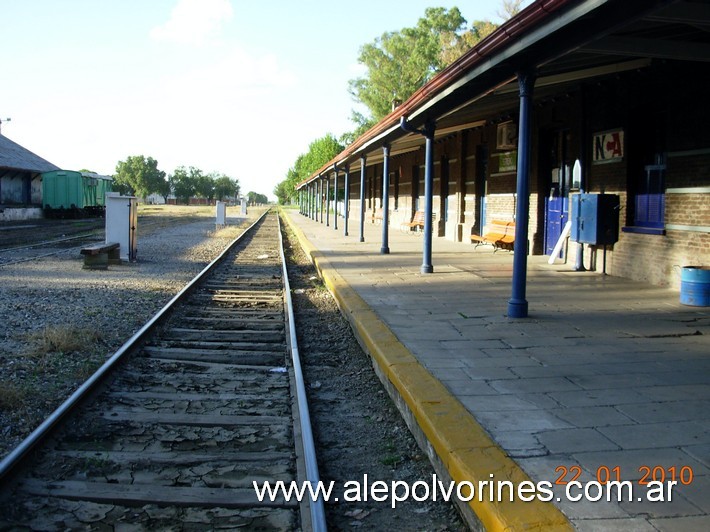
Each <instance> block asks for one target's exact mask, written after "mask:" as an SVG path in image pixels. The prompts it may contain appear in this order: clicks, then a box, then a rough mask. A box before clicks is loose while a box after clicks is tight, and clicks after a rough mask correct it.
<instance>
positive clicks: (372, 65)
mask: <svg viewBox="0 0 710 532" xmlns="http://www.w3.org/2000/svg"><path fill="white" fill-rule="evenodd" d="M465 24H466V19H464V18H463V16H462V15H461V12H460V11H459V10H458V8H456V7H452V8H451V9H449V10H447V9H445V8H443V7H430V8H427V9H426V11H425V12H424V17H423V18H420V19H419V21H418V22H417V25H416V27H414V28H403V29H402V30H400V31H395V32H387V33H384V34H382V36H381V37H379V38H377V39H375V41H374V42H373V43H370V44H366V45H364V46H362V47H361V48H360V56H359V57H358V61H359V62H360V63H361V64H363V65H364V66H365V67H366V68H367V72H366V74H365V76H364V77H361V78H356V79H354V80H351V81H350V93H351V94H352V96H353V97H354V98H355V100H356V101H358V102H361V103H363V104H365V106H367V108H368V109H369V110H370V112H371V113H372V117H373V118H374V119H375V120H376V121H379V120H381V119H382V118H383V117H385V116H386V115H387V114H389V113H390V112H391V110H392V107H393V104H395V103H399V102H403V101H404V100H406V99H407V98H409V97H410V96H411V95H412V94H413V93H414V92H415V91H416V90H417V89H419V88H420V87H421V86H423V85H424V84H425V83H426V82H427V81H429V80H430V79H431V78H432V76H434V74H436V73H437V72H438V71H439V70H441V69H442V68H443V67H444V64H443V63H442V61H441V46H442V39H441V35H442V34H449V35H458V34H459V33H460V32H461V30H462V29H463V27H464V25H465Z"/></svg>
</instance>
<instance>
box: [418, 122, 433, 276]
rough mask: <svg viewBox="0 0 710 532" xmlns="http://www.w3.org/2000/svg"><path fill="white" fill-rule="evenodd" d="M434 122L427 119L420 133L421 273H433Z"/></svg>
mask: <svg viewBox="0 0 710 532" xmlns="http://www.w3.org/2000/svg"><path fill="white" fill-rule="evenodd" d="M435 130H436V124H435V122H434V121H433V120H429V121H427V123H426V124H425V125H424V129H423V130H422V133H423V135H424V137H425V138H426V145H425V154H426V155H425V162H424V249H423V253H422V267H421V272H422V273H434V266H433V265H432V263H431V240H432V231H433V227H432V225H433V224H432V217H433V216H432V214H433V213H432V211H433V204H434V202H433V195H434V132H435Z"/></svg>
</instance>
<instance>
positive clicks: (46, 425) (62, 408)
mask: <svg viewBox="0 0 710 532" xmlns="http://www.w3.org/2000/svg"><path fill="white" fill-rule="evenodd" d="M269 212H270V210H268V209H267V210H266V211H265V212H264V214H262V215H261V216H260V217H259V218H257V220H256V221H255V222H254V223H252V224H251V225H250V226H249V227H248V228H247V229H245V230H244V232H243V233H242V234H240V235H239V236H238V237H237V238H235V239H234V240H233V241H232V242H231V243H230V244H229V245H228V246H227V247H226V248H225V249H224V250H223V251H222V253H220V254H219V255H218V256H217V257H216V258H215V259H214V260H212V262H210V263H209V264H208V265H207V266H205V267H204V268H203V269H202V271H201V272H200V273H198V274H197V275H196V276H195V277H194V278H193V279H192V280H191V281H190V282H189V283H188V284H186V285H185V286H184V287H183V288H182V290H180V291H179V292H178V293H177V294H175V296H173V298H172V299H171V300H170V301H169V302H168V303H167V304H166V305H165V306H164V307H163V308H162V309H160V310H159V311H158V312H157V313H156V314H155V315H154V316H153V317H152V318H151V319H150V320H149V321H148V322H147V323H146V324H145V325H143V327H141V328H140V330H139V331H138V332H136V333H135V334H134V335H133V336H131V337H130V338H129V339H128V340H127V341H126V342H125V343H124V344H123V345H122V346H121V347H119V349H118V351H116V352H115V353H114V354H113V355H112V356H111V357H110V358H109V359H108V360H106V362H104V363H103V364H102V365H101V367H100V368H99V369H97V370H96V371H95V372H94V374H93V375H91V376H90V377H89V378H88V379H87V380H86V381H84V383H83V384H82V385H81V386H80V387H79V388H78V389H77V390H76V391H75V392H74V393H73V394H71V395H70V396H69V398H68V399H66V400H65V401H64V402H63V403H62V404H61V405H59V407H57V409H56V410H54V412H52V413H51V414H50V415H49V417H47V419H45V420H44V421H43V422H42V423H41V424H40V425H39V426H38V427H37V428H36V429H35V430H34V431H33V432H32V433H31V434H30V435H29V436H27V437H26V438H25V439H24V440H22V442H20V444H19V445H18V446H17V447H15V449H13V450H12V451H11V452H10V453H9V454H8V455H7V456H6V457H5V458H4V459H3V460H2V462H0V483H1V482H2V481H3V480H5V478H6V477H8V476H9V475H10V474H11V473H12V472H13V471H14V470H15V469H16V468H17V467H18V466H19V464H20V462H21V461H22V459H23V458H25V457H26V456H27V455H28V454H29V453H30V452H31V451H32V450H34V449H35V448H36V447H37V446H38V445H39V444H40V443H41V442H42V441H44V439H45V438H46V437H48V436H49V434H50V433H51V432H52V430H53V429H54V428H55V427H56V426H57V425H58V424H59V423H60V422H61V421H62V420H63V419H64V418H65V417H66V416H67V415H68V414H70V413H71V411H72V409H73V408H74V407H76V406H77V405H78V404H80V403H81V401H82V400H84V399H85V398H86V397H87V396H88V395H89V394H90V393H91V392H92V391H93V390H94V389H95V388H96V387H97V386H98V385H99V384H101V383H102V382H103V380H104V379H105V378H106V377H107V376H108V375H110V374H111V372H112V371H113V370H114V369H115V368H116V366H117V365H118V364H119V363H120V362H121V361H122V360H123V359H124V357H126V355H127V354H129V353H131V352H132V351H133V350H134V349H135V348H136V347H137V346H138V344H139V343H140V342H141V341H142V340H143V339H144V338H145V337H146V336H147V334H148V333H150V332H152V331H153V329H154V327H155V326H156V325H158V324H159V323H160V322H161V321H162V319H163V318H165V317H166V316H167V315H168V314H169V312H170V311H171V310H172V308H173V306H175V305H176V304H177V303H178V302H179V301H181V300H182V299H183V298H184V297H185V296H186V295H187V294H188V293H190V292H191V291H192V289H193V288H194V287H195V286H196V285H197V284H198V283H199V282H200V281H201V280H202V278H203V277H205V276H206V275H207V274H208V273H209V272H210V271H211V270H212V269H213V268H214V267H215V266H216V265H217V264H219V263H220V262H221V261H222V259H224V257H225V256H226V255H227V254H228V253H229V252H230V251H231V249H232V248H233V247H234V246H235V245H236V244H237V243H238V242H239V241H240V240H241V239H242V238H244V237H245V236H246V235H248V234H249V232H250V231H251V230H252V229H253V228H254V226H255V225H256V224H258V223H259V222H260V221H261V220H262V219H263V218H264V217H265V216H266V215H267V214H268V213H269Z"/></svg>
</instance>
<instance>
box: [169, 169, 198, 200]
mask: <svg viewBox="0 0 710 532" xmlns="http://www.w3.org/2000/svg"><path fill="white" fill-rule="evenodd" d="M194 170H196V169H195V168H193V167H190V171H188V170H186V169H185V167H184V166H178V167H177V168H176V169H175V171H174V172H173V175H171V176H170V188H171V189H172V191H173V194H175V197H176V198H177V199H178V201H179V200H182V201H183V203H189V201H190V197H192V196H194V195H195V191H196V190H197V183H196V182H195V181H194V180H193V179H192V175H191V174H192V173H193V171H194Z"/></svg>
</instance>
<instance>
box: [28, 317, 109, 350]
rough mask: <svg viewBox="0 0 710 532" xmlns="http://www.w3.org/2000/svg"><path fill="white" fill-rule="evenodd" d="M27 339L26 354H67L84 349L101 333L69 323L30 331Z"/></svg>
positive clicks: (90, 345)
mask: <svg viewBox="0 0 710 532" xmlns="http://www.w3.org/2000/svg"><path fill="white" fill-rule="evenodd" d="M27 340H28V341H29V343H30V344H31V345H30V349H29V350H28V352H27V356H30V357H33V358H43V357H45V356H47V355H48V354H51V353H58V354H67V353H73V352H76V351H81V350H86V349H87V347H92V346H93V344H94V343H95V342H97V341H99V340H101V333H99V332H98V331H95V330H93V329H85V328H79V327H74V326H71V325H49V326H47V327H45V328H44V329H41V330H40V331H37V332H34V333H30V334H29V335H28V337H27Z"/></svg>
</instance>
